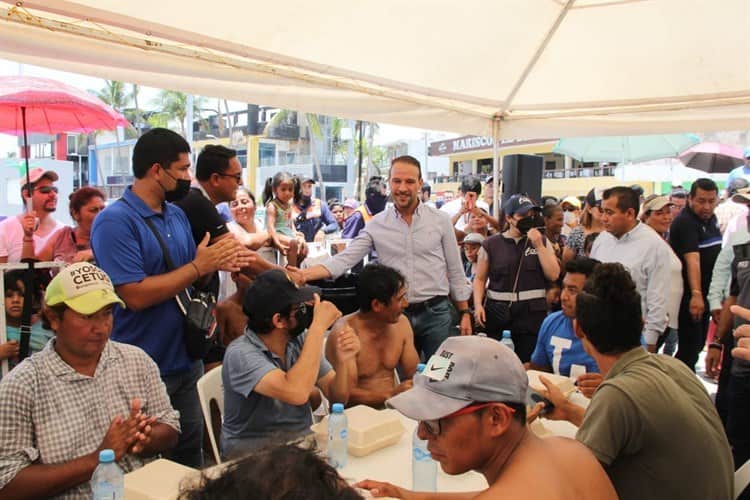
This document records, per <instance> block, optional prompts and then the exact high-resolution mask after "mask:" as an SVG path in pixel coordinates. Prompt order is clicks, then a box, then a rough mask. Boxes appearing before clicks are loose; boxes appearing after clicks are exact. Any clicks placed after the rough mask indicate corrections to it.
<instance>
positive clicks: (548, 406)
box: [529, 391, 555, 415]
mask: <svg viewBox="0 0 750 500" xmlns="http://www.w3.org/2000/svg"><path fill="white" fill-rule="evenodd" d="M529 399H531V401H532V406H535V405H536V404H537V403H544V408H542V411H541V412H539V414H540V415H545V414H547V413H549V412H551V411H552V410H554V409H555V405H553V404H552V401H550V400H549V399H547V398H545V397H544V396H542V395H541V394H538V393H536V392H534V391H530V394H529Z"/></svg>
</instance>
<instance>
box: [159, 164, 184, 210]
mask: <svg viewBox="0 0 750 500" xmlns="http://www.w3.org/2000/svg"><path fill="white" fill-rule="evenodd" d="M164 173H165V174H167V175H168V176H170V177H172V174H170V173H169V172H167V170H166V169H164ZM172 179H174V181H175V182H176V183H177V187H175V188H174V189H173V190H172V191H167V190H166V189H164V186H162V189H164V199H165V200H167V201H169V202H175V201H179V200H181V199H183V198H184V197H185V196H187V194H188V193H189V192H190V181H189V180H188V179H175V178H174V177H172ZM159 185H160V186H161V183H159Z"/></svg>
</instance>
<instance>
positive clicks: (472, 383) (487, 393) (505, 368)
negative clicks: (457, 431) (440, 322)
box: [386, 335, 529, 420]
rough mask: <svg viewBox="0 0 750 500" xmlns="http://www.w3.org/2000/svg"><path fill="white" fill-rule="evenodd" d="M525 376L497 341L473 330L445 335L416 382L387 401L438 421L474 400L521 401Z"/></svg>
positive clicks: (418, 416) (417, 416)
mask: <svg viewBox="0 0 750 500" xmlns="http://www.w3.org/2000/svg"><path fill="white" fill-rule="evenodd" d="M528 385H529V381H528V377H527V376H526V372H525V371H524V369H523V365H521V361H520V360H519V359H518V356H516V355H515V353H514V352H513V351H511V350H510V349H508V348H507V347H506V346H505V345H503V344H502V343H501V342H499V341H497V340H494V339H491V338H489V337H485V336H481V335H475V336H466V337H450V338H448V339H446V340H445V341H444V342H443V343H442V344H440V347H439V348H438V350H437V352H436V353H435V355H434V356H432V357H431V358H430V359H429V360H427V363H426V364H425V369H424V371H423V372H422V374H418V375H415V376H414V385H413V387H412V388H411V389H409V390H408V391H405V392H402V393H401V394H398V395H397V396H394V397H392V398H390V399H388V400H387V401H386V405H388V406H389V407H391V408H395V409H396V410H398V411H399V412H400V413H402V414H404V415H406V416H407V417H409V418H411V419H414V420H436V419H439V418H443V417H445V416H448V415H450V414H451V413H454V412H457V411H458V410H460V409H462V408H465V407H467V406H469V405H470V404H472V403H489V402H505V403H524V402H525V401H526V391H527V389H528Z"/></svg>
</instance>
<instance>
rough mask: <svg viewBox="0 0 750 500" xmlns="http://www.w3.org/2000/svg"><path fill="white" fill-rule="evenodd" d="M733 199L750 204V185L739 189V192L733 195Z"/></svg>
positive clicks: (736, 201)
mask: <svg viewBox="0 0 750 500" xmlns="http://www.w3.org/2000/svg"><path fill="white" fill-rule="evenodd" d="M732 201H733V202H735V203H743V204H745V205H750V187H747V188H743V189H738V190H737V194H735V195H734V196H732Z"/></svg>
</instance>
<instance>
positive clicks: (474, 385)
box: [356, 336, 617, 500]
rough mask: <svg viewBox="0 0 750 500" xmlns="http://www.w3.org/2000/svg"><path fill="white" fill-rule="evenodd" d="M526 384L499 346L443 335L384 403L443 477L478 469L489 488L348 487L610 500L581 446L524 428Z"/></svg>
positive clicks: (405, 493) (394, 492)
mask: <svg viewBox="0 0 750 500" xmlns="http://www.w3.org/2000/svg"><path fill="white" fill-rule="evenodd" d="M428 387H429V389H428ZM527 387H528V379H527V378H526V373H525V372H524V369H523V366H522V365H521V362H520V360H519V359H518V357H517V356H516V355H515V354H514V353H513V351H511V350H510V349H508V348H507V347H505V346H504V345H503V344H501V343H500V342H498V341H496V340H493V339H491V338H488V337H481V336H471V337H469V336H466V337H450V338H448V339H447V340H445V341H444V342H443V343H442V345H441V346H440V347H439V348H438V350H437V352H436V354H435V356H433V357H432V358H430V359H429V361H428V362H427V367H426V368H425V371H424V372H423V373H422V374H421V375H416V376H415V377H414V387H413V388H412V389H410V390H408V391H406V392H404V393H402V394H399V395H398V396H396V397H394V398H391V399H389V400H388V405H389V406H392V407H394V408H395V409H396V410H398V411H399V412H401V413H403V414H404V415H406V416H407V417H409V418H411V419H414V420H418V421H419V427H418V434H419V437H420V438H421V439H425V440H427V443H428V444H427V449H428V450H430V453H431V454H432V458H433V459H435V460H437V461H438V462H440V466H441V467H442V468H443V470H444V471H445V472H446V473H448V474H463V473H464V472H467V471H469V470H474V471H477V472H480V473H481V474H482V475H484V477H485V479H486V480H487V484H489V488H488V489H486V490H485V491H481V492H479V491H477V492H465V493H434V492H430V493H419V492H414V491H409V490H405V489H403V488H399V487H397V486H394V485H392V484H389V483H381V482H377V481H371V480H366V481H362V482H360V483H358V484H357V485H356V486H357V487H360V488H365V489H367V490H370V492H371V493H372V494H373V495H374V496H376V497H383V496H388V497H394V498H404V499H411V500H426V499H445V500H448V499H451V500H454V499H469V498H478V499H501V498H502V499H513V498H523V499H538V500H542V499H544V500H615V499H616V498H617V495H616V494H615V490H614V488H613V487H612V484H611V483H610V481H609V479H608V478H607V475H606V473H605V472H604V469H602V466H601V465H600V464H599V462H598V461H597V460H596V458H595V457H594V455H593V454H592V453H591V452H590V451H589V450H588V449H587V448H586V447H585V446H583V445H582V444H581V443H579V442H577V441H575V440H573V439H568V438H561V437H550V438H540V437H537V436H536V435H534V434H533V433H532V432H531V431H529V430H528V427H527V426H526V404H525V401H526V391H527Z"/></svg>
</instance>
